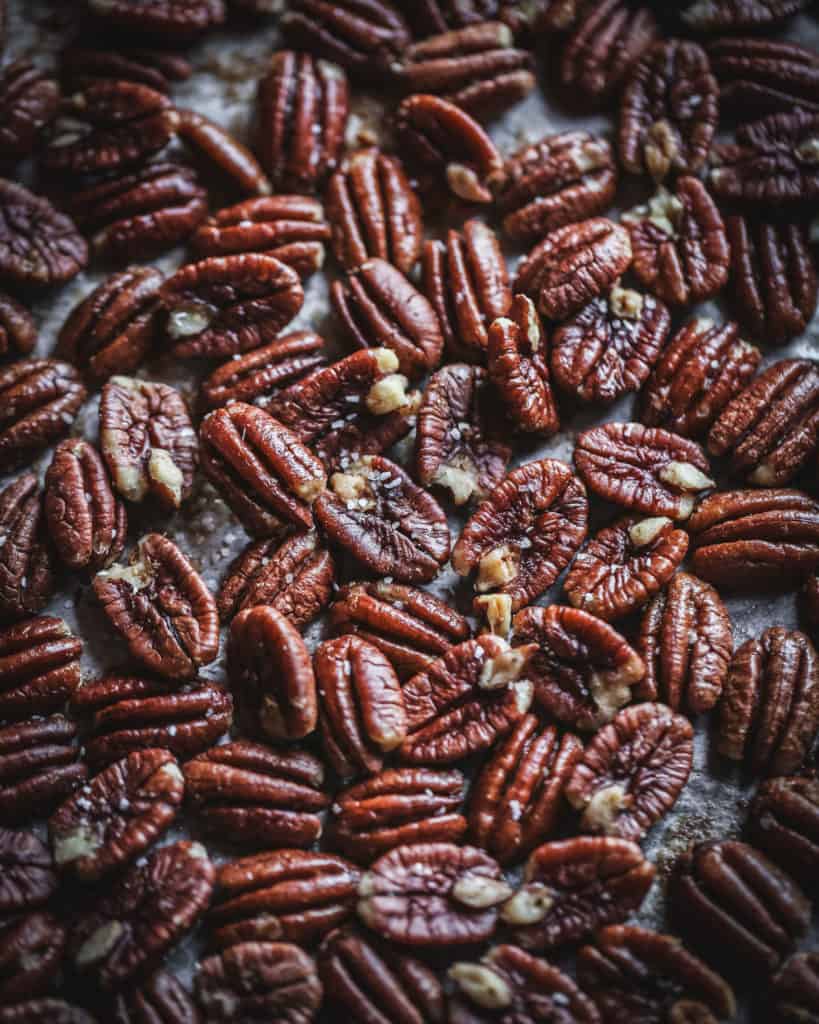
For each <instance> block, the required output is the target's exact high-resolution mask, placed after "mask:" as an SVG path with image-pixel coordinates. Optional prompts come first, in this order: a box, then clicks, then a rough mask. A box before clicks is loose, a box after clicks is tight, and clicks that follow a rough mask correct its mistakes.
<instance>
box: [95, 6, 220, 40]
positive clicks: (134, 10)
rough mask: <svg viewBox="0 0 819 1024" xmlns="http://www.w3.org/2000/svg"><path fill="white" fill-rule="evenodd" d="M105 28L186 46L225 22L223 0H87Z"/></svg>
mask: <svg viewBox="0 0 819 1024" xmlns="http://www.w3.org/2000/svg"><path fill="white" fill-rule="evenodd" d="M88 7H89V8H90V10H91V13H92V14H94V15H95V16H96V17H97V18H99V19H100V20H101V21H102V22H103V24H105V25H109V26H110V27H111V28H113V29H117V30H120V31H122V32H124V33H127V34H128V35H131V34H133V35H137V36H152V37H155V38H156V39H158V40H160V41H163V42H166V43H167V41H168V40H171V41H173V42H175V43H187V42H190V41H191V40H193V39H194V38H195V37H196V36H199V35H201V34H202V33H203V32H206V31H207V30H208V29H212V28H215V27H216V26H218V25H221V24H222V22H223V21H224V20H225V5H224V0H154V2H152V3H151V4H150V5H149V6H147V7H146V5H145V4H144V3H141V2H140V0H88Z"/></svg>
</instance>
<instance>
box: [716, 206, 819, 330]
mask: <svg viewBox="0 0 819 1024" xmlns="http://www.w3.org/2000/svg"><path fill="white" fill-rule="evenodd" d="M725 226H726V228H727V231H728V240H729V242H730V243H731V281H732V288H733V299H734V308H735V309H736V314H737V317H738V318H739V319H740V320H741V321H742V323H743V324H744V325H745V327H747V329H748V331H750V333H751V334H753V335H754V337H756V338H759V339H760V340H761V341H768V342H772V343H773V344H774V345H782V344H784V343H785V342H786V341H789V340H790V339H791V338H793V337H795V336H796V335H797V334H801V333H802V332H803V331H804V330H805V328H806V327H807V326H808V324H809V323H810V321H811V319H812V318H813V314H814V312H815V311H816V298H817V293H819V280H817V274H816V267H815V265H814V262H813V256H812V255H811V252H810V249H809V247H808V243H807V239H806V237H805V232H804V230H803V228H802V225H801V224H798V223H793V222H791V223H788V224H781V225H780V224H775V223H771V222H766V221H751V220H749V219H747V218H745V217H741V216H733V217H728V218H727V220H726V222H725Z"/></svg>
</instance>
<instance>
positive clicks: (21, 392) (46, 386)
mask: <svg viewBox="0 0 819 1024" xmlns="http://www.w3.org/2000/svg"><path fill="white" fill-rule="evenodd" d="M86 396H87V391H86V389H85V387H84V386H83V384H82V381H81V380H80V376H79V374H78V373H77V371H76V370H75V369H74V367H73V366H70V365H69V364H68V363H64V362H62V361H61V360H57V359H35V358H30V359H18V360H17V362H15V363H11V364H10V365H9V366H7V367H5V368H4V369H2V370H0V407H2V410H3V411H2V413H0V467H1V468H2V469H5V470H8V469H13V468H15V467H17V466H22V465H24V464H26V463H28V462H31V461H33V459H34V458H35V456H36V455H38V454H39V452H40V451H41V450H42V449H43V448H47V447H48V446H49V445H50V444H52V443H53V442H55V441H57V440H59V438H60V437H62V436H63V434H65V433H67V432H68V429H69V427H70V426H71V424H72V423H73V421H74V417H75V415H76V414H77V411H78V410H79V408H80V406H81V405H82V404H83V402H84V401H85V399H86Z"/></svg>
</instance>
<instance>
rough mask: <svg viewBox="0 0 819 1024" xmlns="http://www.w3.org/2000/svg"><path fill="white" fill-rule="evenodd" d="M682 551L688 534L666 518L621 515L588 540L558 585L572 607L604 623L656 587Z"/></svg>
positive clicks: (636, 605)
mask: <svg viewBox="0 0 819 1024" xmlns="http://www.w3.org/2000/svg"><path fill="white" fill-rule="evenodd" d="M687 550H688V534H687V533H686V532H685V531H684V530H678V529H676V528H675V527H674V524H673V523H672V521H671V520H670V519H667V518H665V517H664V516H652V517H650V518H648V519H640V518H639V517H637V516H625V517H624V518H622V519H618V520H616V521H615V522H614V523H612V525H611V526H605V527H603V529H602V530H600V531H599V533H597V534H596V535H595V536H594V537H593V538H592V539H591V540H590V541H589V543H588V545H587V547H586V548H585V549H584V550H583V551H581V552H580V554H579V555H578V556H577V558H576V559H575V561H574V565H573V566H572V567H571V569H570V570H569V574H568V576H567V577H566V579H565V581H564V583H563V589H564V590H565V591H566V596H567V597H568V598H569V601H571V603H572V604H573V605H574V606H575V608H582V609H583V610H584V611H587V612H591V614H592V615H597V616H599V617H600V618H601V619H605V620H606V621H607V622H608V621H611V620H613V619H620V618H622V617H623V616H625V615H628V614H629V612H632V611H634V609H635V608H642V606H643V605H644V604H646V603H647V602H648V601H649V600H650V599H651V598H652V597H653V596H654V595H655V594H657V593H659V591H660V590H662V588H663V587H664V586H665V585H666V583H668V581H669V580H670V579H671V577H672V576H673V575H674V573H675V572H676V571H677V569H678V568H679V566H680V563H681V562H682V560H683V559H684V558H685V554H686V551H687Z"/></svg>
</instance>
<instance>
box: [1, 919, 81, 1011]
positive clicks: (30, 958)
mask: <svg viewBox="0 0 819 1024" xmlns="http://www.w3.org/2000/svg"><path fill="white" fill-rule="evenodd" d="M65 939H66V933H65V928H63V926H62V925H61V924H60V922H59V921H58V920H57V919H56V918H55V917H54V916H53V915H51V914H45V913H33V914H27V915H26V916H25V917H18V918H17V919H16V920H15V921H12V922H11V923H8V924H4V925H3V926H2V927H0V950H2V952H1V953H0V1003H16V1002H17V1001H18V1000H21V999H30V998H32V997H35V996H40V995H42V994H43V993H45V992H47V991H48V990H49V989H50V988H51V987H52V984H53V979H54V975H55V973H56V972H57V971H59V969H60V964H61V961H62V958H63V951H64V948H65Z"/></svg>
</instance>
